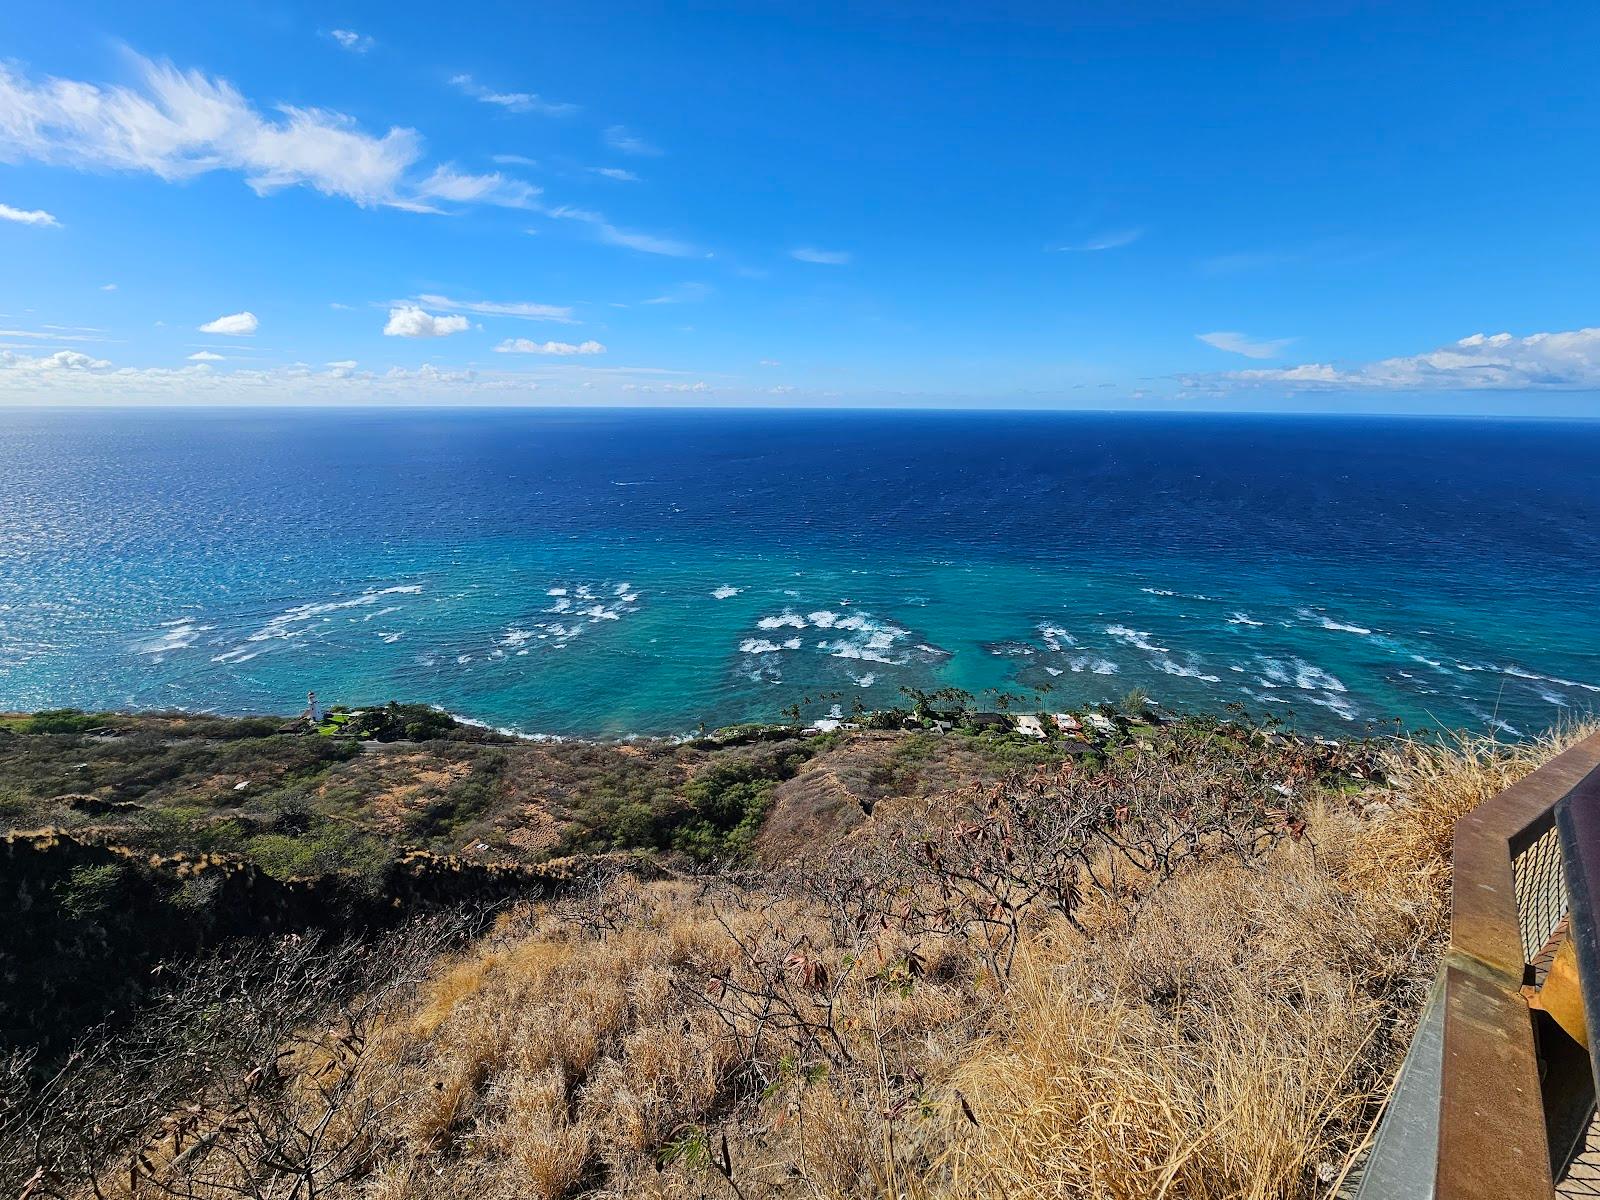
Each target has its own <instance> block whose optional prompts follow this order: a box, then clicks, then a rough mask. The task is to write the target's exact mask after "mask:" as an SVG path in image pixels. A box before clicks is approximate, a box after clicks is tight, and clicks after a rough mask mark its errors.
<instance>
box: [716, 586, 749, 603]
mask: <svg viewBox="0 0 1600 1200" xmlns="http://www.w3.org/2000/svg"><path fill="white" fill-rule="evenodd" d="M742 591H744V589H743V588H736V587H729V586H728V585H727V584H723V585H722V586H721V587H718V588H713V589H712V591H711V598H712V599H713V600H731V599H733V597H735V596H737V595H738V594H739V593H740V592H742Z"/></svg>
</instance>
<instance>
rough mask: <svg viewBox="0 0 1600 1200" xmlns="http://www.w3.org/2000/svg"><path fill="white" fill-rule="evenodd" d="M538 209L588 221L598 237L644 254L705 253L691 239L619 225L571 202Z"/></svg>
mask: <svg viewBox="0 0 1600 1200" xmlns="http://www.w3.org/2000/svg"><path fill="white" fill-rule="evenodd" d="M539 211H540V212H542V213H544V215H545V216H547V217H555V218H557V219H558V220H563V221H582V222H583V223H584V224H586V225H591V226H593V227H594V231H595V237H597V238H598V239H599V240H600V241H602V242H605V243H606V244H607V245H609V246H625V247H627V248H628V249H629V250H638V251H640V252H641V253H644V254H662V255H665V256H667V257H668V258H696V257H699V256H700V255H701V254H702V253H704V252H703V251H701V250H700V249H698V248H697V247H695V246H691V245H690V244H689V243H688V242H680V241H678V240H677V239H676V238H668V237H658V236H657V235H656V234H653V233H637V232H635V231H633V230H629V229H618V228H617V227H616V226H615V225H613V224H611V222H610V221H607V220H606V219H605V217H604V216H602V215H601V214H600V213H597V212H593V211H591V210H589V209H586V208H573V207H572V206H571V205H566V204H563V205H560V206H559V207H556V208H541V209H540V210H539Z"/></svg>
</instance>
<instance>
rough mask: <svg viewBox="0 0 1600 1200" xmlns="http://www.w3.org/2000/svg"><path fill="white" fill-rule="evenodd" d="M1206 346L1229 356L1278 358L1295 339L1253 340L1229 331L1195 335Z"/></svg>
mask: <svg viewBox="0 0 1600 1200" xmlns="http://www.w3.org/2000/svg"><path fill="white" fill-rule="evenodd" d="M1194 336H1195V337H1197V338H1199V339H1200V340H1201V341H1202V342H1204V343H1205V344H1206V345H1208V346H1211V347H1214V348H1215V349H1217V350H1224V351H1226V352H1227V353H1229V354H1242V355H1244V356H1245V357H1246V358H1277V357H1278V355H1280V354H1282V353H1283V351H1284V349H1285V347H1287V346H1288V345H1289V344H1290V343H1291V342H1293V341H1294V339H1293V338H1273V339H1271V340H1263V339H1261V338H1252V337H1249V336H1247V335H1245V334H1242V333H1231V332H1228V331H1227V330H1218V331H1217V332H1216V333H1197V334H1195V335H1194Z"/></svg>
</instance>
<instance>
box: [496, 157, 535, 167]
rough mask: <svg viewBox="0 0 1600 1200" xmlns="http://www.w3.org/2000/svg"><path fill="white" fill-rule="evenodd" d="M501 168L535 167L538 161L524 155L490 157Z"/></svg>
mask: <svg viewBox="0 0 1600 1200" xmlns="http://www.w3.org/2000/svg"><path fill="white" fill-rule="evenodd" d="M490 157H491V158H492V159H493V160H494V161H495V162H497V163H499V164H500V165H501V166H503V167H537V166H538V165H539V160H538V159H536V158H529V157H528V156H527V155H526V154H495V155H491V156H490Z"/></svg>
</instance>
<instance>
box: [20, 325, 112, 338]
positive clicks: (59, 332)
mask: <svg viewBox="0 0 1600 1200" xmlns="http://www.w3.org/2000/svg"><path fill="white" fill-rule="evenodd" d="M103 332H104V331H103V330H99V329H95V328H92V327H90V326H87V325H45V326H43V327H42V328H39V329H0V337H7V338H29V339H31V340H33V341H37V342H103V341H105V340H106V339H105V337H104V336H102V335H103Z"/></svg>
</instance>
